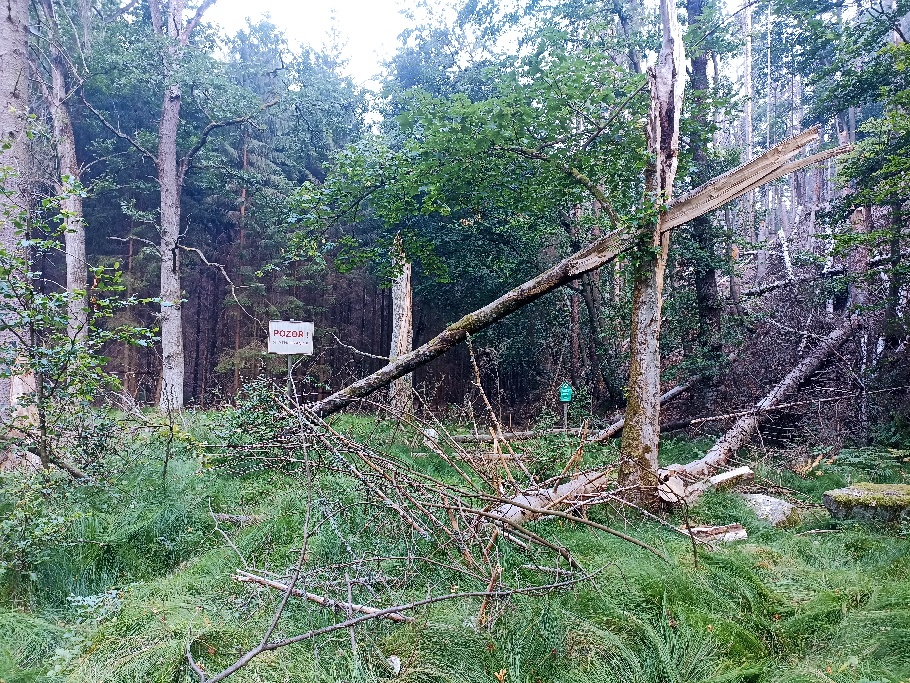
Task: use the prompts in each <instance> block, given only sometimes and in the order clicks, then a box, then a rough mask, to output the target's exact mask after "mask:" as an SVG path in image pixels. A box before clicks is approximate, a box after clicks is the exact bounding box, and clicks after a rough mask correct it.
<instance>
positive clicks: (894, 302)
mask: <svg viewBox="0 0 910 683" xmlns="http://www.w3.org/2000/svg"><path fill="white" fill-rule="evenodd" d="M903 228H904V220H903V214H902V211H901V203H900V202H899V201H896V202H894V203H893V204H891V239H890V240H889V244H888V249H889V254H888V256H889V259H890V261H891V272H890V273H889V274H888V296H887V299H886V301H885V329H884V334H883V337H884V344H885V348H886V349H889V350H893V349H896V348H897V347H898V346H900V343H901V341H902V340H903V338H904V337H905V336H906V331H905V330H904V325H903V323H902V322H901V316H900V314H899V313H898V310H899V305H900V295H901V288H902V287H903V285H904V278H903V273H901V270H900V264H901V232H902V231H903Z"/></svg>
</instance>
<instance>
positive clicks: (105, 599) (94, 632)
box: [0, 417, 910, 683]
mask: <svg viewBox="0 0 910 683" xmlns="http://www.w3.org/2000/svg"><path fill="white" fill-rule="evenodd" d="M336 427H338V428H342V429H345V430H347V431H349V432H351V433H354V434H356V435H357V436H358V438H360V439H363V440H369V441H371V442H372V443H373V444H374V445H381V446H382V447H383V448H387V449H388V448H390V447H391V448H394V449H396V452H397V453H398V454H399V455H400V456H401V457H403V458H408V459H409V460H410V462H412V463H413V465H414V466H415V467H420V468H422V469H424V470H425V471H428V472H434V473H436V472H440V471H442V468H441V467H440V464H439V463H438V462H437V461H435V460H434V458H433V457H432V456H427V455H418V454H416V453H414V452H412V450H411V449H412V446H413V449H414V450H415V451H417V452H419V449H420V445H419V444H417V443H415V444H410V443H409V442H408V441H407V440H406V439H403V438H399V437H397V436H396V435H395V432H394V428H393V427H392V426H391V425H387V424H378V425H377V423H376V422H375V421H373V420H371V419H368V418H349V417H346V418H344V419H342V420H339V421H338V422H336ZM396 439H397V441H396ZM668 445H669V448H668V452H667V453H665V454H663V456H662V459H664V460H671V461H676V460H682V459H684V458H687V457H688V456H690V455H692V454H693V452H694V453H697V451H698V445H695V446H693V445H692V444H687V443H685V442H672V443H668ZM559 448H564V449H565V450H570V448H571V447H570V446H568V445H566V444H564V443H563V442H561V441H560V440H558V439H556V440H549V441H543V442H540V443H531V444H528V445H527V451H528V452H529V453H532V454H538V455H539V458H540V460H541V462H544V461H546V459H547V458H548V457H553V459H554V461H555V460H557V459H558V458H557V457H556V456H553V455H552V454H553V452H554V450H555V449H559ZM609 454H610V450H609V447H605V448H604V449H603V450H593V452H592V453H590V454H589V457H590V458H591V460H592V461H602V460H604V459H606V458H608V457H609ZM560 457H561V456H560ZM894 460H896V462H891V461H889V464H888V467H887V472H885V471H884V469H883V468H882V465H881V462H880V459H876V458H874V457H872V455H871V453H869V454H866V455H860V456H857V455H856V454H855V453H853V454H848V456H845V457H844V459H843V460H840V461H838V460H835V462H834V463H833V464H831V465H829V466H825V467H824V468H823V470H825V471H823V473H822V475H821V476H815V475H814V474H813V475H811V476H809V477H808V478H803V477H799V476H797V475H795V474H792V473H787V474H780V472H779V471H778V470H772V469H769V470H768V471H767V473H768V474H769V475H773V476H775V477H777V478H778V481H781V482H784V485H786V486H787V487H789V488H790V489H792V491H793V492H794V493H793V495H794V496H796V497H798V498H800V499H801V500H803V501H805V502H807V503H816V504H817V503H818V502H819V499H820V493H821V491H822V490H824V487H825V486H829V485H830V484H831V483H834V482H846V481H849V480H857V479H860V478H869V477H870V476H872V475H875V476H878V477H880V478H889V477H890V478H892V479H894V478H900V477H903V476H904V472H905V470H904V469H903V467H904V465H903V463H902V461H901V460H900V459H899V458H895V459H894ZM246 469H249V468H246ZM822 482H824V484H823V485H822ZM55 486H60V487H62V486H63V484H62V483H58V484H56V485H54V486H50V487H49V493H48V500H49V501H53V503H54V504H55V505H59V506H61V508H63V509H61V510H60V512H61V513H63V514H65V515H67V518H68V519H72V522H71V523H70V524H69V525H68V526H67V528H66V530H65V532H64V533H62V534H61V535H60V537H59V538H55V539H53V540H52V541H46V543H47V547H46V548H45V550H46V553H45V554H44V556H43V557H44V559H42V560H41V562H40V563H39V564H38V565H36V566H35V567H34V569H33V571H34V576H33V578H31V579H28V581H27V584H28V585H27V590H25V591H24V592H23V593H22V594H21V595H20V597H19V599H18V600H15V601H14V600H12V598H9V599H8V601H7V604H6V605H5V606H3V607H0V680H4V681H6V682H7V683H13V682H14V681H16V682H17V683H18V682H19V681H68V682H72V683H77V682H78V683H127V682H139V681H143V682H145V681H161V682H162V683H174V682H179V681H189V680H193V679H192V677H191V676H190V674H189V672H188V671H187V669H186V666H185V662H184V653H185V651H186V648H187V646H188V644H191V646H192V648H193V652H194V654H195V656H196V657H197V658H198V659H200V660H202V661H203V662H204V663H205V665H206V666H207V667H208V668H209V669H214V668H217V667H219V666H223V665H226V664H228V663H230V662H231V661H233V659H234V658H236V657H237V656H238V655H239V654H240V653H242V652H243V651H244V650H245V649H247V648H249V647H250V646H251V645H253V644H254V643H255V642H256V640H257V638H258V637H259V636H260V634H261V633H262V630H263V628H264V627H265V624H266V623H267V621H268V619H269V618H270V616H271V614H272V610H273V608H274V606H275V604H276V600H277V596H276V595H275V594H274V593H273V592H271V591H269V590H267V589H257V588H255V587H251V586H249V585H246V584H239V583H237V582H235V581H233V580H232V579H231V574H232V571H233V570H234V569H235V568H237V567H238V566H242V564H243V563H244V562H248V563H250V564H251V565H255V566H257V567H261V568H266V569H270V570H274V571H276V572H279V573H281V572H283V571H285V570H286V568H287V567H288V566H289V565H290V564H292V563H293V561H294V559H295V557H296V553H297V552H298V550H299V547H300V532H301V528H302V526H303V520H304V516H305V510H304V509H303V506H304V502H305V499H304V496H303V495H302V492H301V489H300V484H299V482H298V480H297V479H295V478H294V477H292V476H289V475H288V474H287V473H284V472H277V471H274V470H269V469H252V470H250V471H248V472H247V473H246V474H238V472H237V471H236V470H234V469H232V468H230V467H223V468H217V469H213V470H208V471H202V470H200V461H199V459H198V457H197V455H196V454H195V453H194V452H193V451H192V449H185V450H184V451H183V452H182V453H178V454H177V456H176V458H175V459H174V460H172V462H171V463H170V465H169V469H168V476H167V480H166V481H164V482H163V481H162V478H161V453H160V443H158V444H156V443H154V442H143V443H137V444H136V454H135V457H134V458H133V460H132V465H130V466H129V467H126V468H124V469H123V470H122V473H121V475H120V476H119V477H118V478H117V479H116V481H112V482H108V483H107V484H105V485H103V486H101V485H98V486H85V487H79V488H77V489H75V490H73V489H72V488H71V487H69V488H68V491H67V492H66V494H65V495H64V493H62V491H61V490H59V489H57V488H54V487H55ZM359 496H360V493H358V492H357V491H356V490H355V489H354V487H352V486H351V484H350V482H349V481H347V480H345V479H344V478H343V477H340V476H339V475H335V474H327V473H326V474H324V475H323V476H322V477H321V479H320V487H319V496H318V497H317V500H316V502H315V505H317V506H335V507H337V506H339V505H340V504H342V503H343V504H345V505H346V506H347V508H346V509H349V514H345V515H343V516H339V518H338V520H337V523H335V524H325V525H323V527H321V528H320V530H319V532H318V534H317V535H316V536H315V537H314V538H313V541H312V543H311V546H310V553H311V557H312V558H313V560H314V561H315V560H317V559H318V560H319V561H321V562H323V563H331V562H336V561H343V560H344V559H345V558H347V557H348V556H349V555H350V552H351V551H354V552H356V553H363V554H366V553H369V552H375V553H377V554H397V553H400V552H406V551H407V549H408V548H409V547H412V546H411V545H410V544H404V543H403V541H402V539H401V538H397V537H396V536H395V535H394V534H393V533H392V532H391V527H385V526H384V525H383V523H382V520H381V519H371V518H369V517H368V516H366V515H365V513H362V512H358V506H357V502H358V499H359ZM210 507H211V509H212V510H214V511H216V512H217V511H227V512H233V513H242V514H248V515H258V516H259V517H261V522H259V523H256V524H251V525H247V526H230V527H228V526H223V527H222V530H223V531H224V532H225V533H227V534H228V536H229V538H230V540H231V543H232V544H233V546H234V547H231V545H229V544H228V543H227V542H226V540H225V538H224V537H223V536H222V535H221V533H219V532H218V530H216V528H215V524H214V522H213V520H212V518H211V516H210V514H209V510H210ZM691 514H692V517H693V519H695V520H696V521H699V522H705V523H728V522H733V521H739V522H742V523H743V524H744V525H745V526H746V527H747V529H748V530H749V533H750V539H749V540H748V541H746V542H743V543H738V544H734V545H732V546H726V547H721V548H718V549H716V550H713V551H706V550H703V551H702V552H701V553H700V557H699V563H698V566H697V567H696V566H695V565H694V563H693V561H692V557H691V548H690V546H689V544H688V543H687V542H686V541H685V539H684V538H683V537H682V536H679V535H675V534H672V533H671V532H668V531H667V530H666V529H665V528H663V527H661V526H660V525H656V524H652V523H645V522H635V523H634V525H633V528H632V529H631V530H632V532H634V533H635V534H636V535H638V536H640V537H642V538H643V539H645V540H647V541H648V542H650V543H652V544H656V545H659V546H660V547H663V548H665V549H666V550H667V552H668V553H669V554H670V556H671V558H672V562H671V563H670V564H664V563H661V562H660V561H659V560H657V559H656V558H655V557H654V556H653V555H649V554H647V553H644V552H642V551H640V550H639V549H637V548H634V547H632V546H630V545H628V544H625V543H623V542H622V541H621V540H619V539H616V538H614V537H612V536H607V535H604V534H601V533H598V532H595V531H592V530H591V529H588V528H578V527H574V526H572V525H568V524H561V523H559V522H558V521H555V520H550V521H541V522H537V523H535V529H536V530H537V531H538V532H539V533H541V534H543V535H546V536H549V537H556V538H558V539H559V540H560V542H562V543H564V544H565V545H566V546H567V547H569V548H570V549H571V550H572V552H573V553H574V555H575V556H576V557H577V558H578V559H579V561H580V562H581V563H582V564H583V565H584V566H585V567H587V568H589V569H598V568H602V572H601V573H600V574H599V575H598V577H597V578H596V579H595V580H594V581H592V582H591V583H588V584H584V585H580V586H577V587H574V588H571V589H567V590H563V591H554V592H552V593H549V594H546V595H541V596H535V597H530V596H516V597H513V598H511V599H510V600H509V601H507V602H504V603H499V604H497V605H495V610H496V613H497V616H498V618H497V619H496V620H495V621H494V622H493V624H492V626H489V627H478V626H476V624H475V621H476V615H477V611H478V608H479V602H478V601H476V600H475V601H471V600H466V601H460V602H451V603H441V604H437V605H434V606H432V607H428V608H426V609H423V610H421V611H419V612H417V613H416V616H417V622H416V623H415V624H413V625H390V624H387V623H379V622H373V623H371V624H369V625H367V626H364V627H361V628H358V629H357V630H356V631H355V632H354V634H353V638H354V640H355V643H356V647H355V646H352V642H351V638H352V635H351V633H349V632H347V631H344V632H340V633H337V634H333V635H332V636H329V637H326V638H324V639H320V640H315V641H312V642H307V643H303V644H300V645H297V646H293V647H290V648H287V649H284V650H281V651H278V652H275V653H269V654H265V655H263V656H261V657H259V658H257V659H256V660H254V662H253V663H252V664H251V665H250V666H248V667H247V668H245V669H243V670H242V671H241V672H239V673H238V674H237V676H236V677H235V678H234V679H232V680H236V681H238V682H241V681H249V682H250V683H252V682H254V681H255V682H264V681H268V682H272V681H312V682H314V683H316V682H319V683H322V682H326V683H328V682H329V681H331V682H339V681H349V682H354V681H364V682H373V681H385V680H392V679H393V678H394V677H393V673H392V669H391V668H390V665H389V664H388V658H389V657H391V656H395V657H398V658H399V659H400V661H401V663H402V668H401V672H400V674H399V676H398V677H397V678H394V680H400V681H409V682H414V683H417V682H421V683H422V682H431V681H432V682H437V681H438V682H443V681H445V682H459V683H475V682H476V683H491V682H492V681H495V680H497V676H500V675H502V676H504V680H505V681H508V682H510V683H519V682H520V683H537V682H540V683H550V682H565V683H580V682H583V681H594V682H601V681H602V682H604V683H606V682H612V681H617V682H618V681H623V682H626V681H635V682H637V681H640V682H642V683H645V682H647V683H652V682H653V683H688V682H692V683H694V682H697V681H767V682H769V683H770V682H772V681H774V682H776V681H781V682H783V681H793V682H796V681H836V682H837V683H847V682H848V681H849V682H853V683H860V682H861V681H865V682H866V683H870V682H871V681H888V682H889V683H897V682H898V681H907V680H910V578H908V573H910V540H908V539H907V538H906V537H904V536H901V535H900V529H895V528H886V527H872V526H858V525H851V524H847V523H842V524H835V523H833V522H831V521H830V520H828V519H827V518H826V517H825V516H823V515H821V514H815V515H814V516H812V515H810V516H809V518H808V521H807V522H806V524H804V525H803V526H802V527H799V528H797V529H791V530H785V531H784V530H778V529H773V528H771V527H769V526H768V525H766V524H764V523H763V522H761V521H759V520H757V519H756V518H755V517H754V516H753V515H752V513H751V512H750V511H749V510H748V509H747V508H746V507H745V506H744V505H742V504H741V502H740V501H739V499H738V498H736V497H735V496H733V495H731V494H712V495H709V496H706V497H705V498H704V499H703V501H702V502H701V503H700V504H699V505H698V506H697V507H696V508H695V509H694V510H692V512H691ZM592 515H594V516H595V517H598V518H599V517H608V516H609V514H608V512H606V511H603V510H599V511H592ZM611 523H613V524H616V523H621V522H619V521H618V520H616V519H612V520H611ZM630 524H631V523H630ZM807 531H822V532H824V533H805V532H807ZM428 551H429V550H428ZM500 554H501V561H502V563H503V577H504V581H505V582H506V583H514V582H517V581H519V580H521V579H523V578H527V576H528V574H527V572H528V570H526V569H524V568H523V565H525V564H526V563H527V562H528V556H527V554H526V553H524V552H523V551H520V550H519V549H516V548H515V547H513V546H509V545H508V544H506V543H503V544H502V545H501V546H500ZM535 559H538V560H540V561H544V560H545V559H546V558H545V557H544V556H543V555H542V554H541V555H540V556H539V557H537V558H535ZM550 561H551V560H550ZM402 567H403V565H396V564H395V563H386V564H384V565H382V567H381V569H382V570H383V571H384V572H385V573H386V574H393V573H394V572H396V571H398V570H400V569H401V568H402ZM8 578H9V577H4V578H3V580H4V581H6V580H8ZM394 579H395V577H394V576H389V580H390V581H392V583H393V585H394V586H395V589H394V591H393V592H394V594H395V595H396V597H400V598H401V599H406V598H408V597H412V598H414V597H420V596H421V595H424V594H426V592H427V591H428V590H432V591H433V592H440V591H445V590H447V589H448V588H449V587H452V586H454V585H455V584H462V586H461V587H462V588H466V587H467V586H464V585H463V584H464V578H463V577H459V576H458V575H457V574H455V573H453V572H449V571H447V570H445V569H441V568H440V569H436V570H425V571H424V572H423V573H422V574H421V575H420V576H419V577H418V578H417V579H410V580H409V582H408V584H407V585H398V584H395V582H394ZM453 589H454V588H453ZM342 593H343V590H342V589H339V592H338V594H337V596H336V597H343V595H342ZM334 616H335V615H333V614H330V613H327V612H326V610H324V609H321V608H319V607H316V606H314V605H312V604H308V603H301V602H299V601H295V602H294V603H293V604H292V605H291V608H290V609H289V610H288V613H287V614H286V616H285V617H284V618H283V620H282V622H281V624H280V628H279V630H280V632H281V633H282V634H284V635H292V634H294V633H297V632H301V631H304V630H306V629H308V628H312V627H314V626H318V625H321V624H327V623H330V621H331V620H332V619H333V618H334ZM501 672H504V673H501Z"/></svg>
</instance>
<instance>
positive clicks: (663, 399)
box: [591, 376, 701, 443]
mask: <svg viewBox="0 0 910 683" xmlns="http://www.w3.org/2000/svg"><path fill="white" fill-rule="evenodd" d="M700 379H701V376H698V377H693V378H692V379H690V380H689V381H688V382H686V383H685V384H680V385H677V386H675V387H673V388H672V389H670V390H668V391H665V392H664V393H663V394H661V396H660V405H661V406H663V405H664V404H665V403H669V402H670V401H672V400H673V399H674V398H676V397H677V396H680V395H682V394H684V393H686V392H687V391H689V389H691V388H692V387H693V386H695V384H696V382H698V381H699V380H700ZM625 425H626V418H625V415H623V416H622V417H620V418H619V419H617V420H616V421H615V422H614V423H613V424H611V425H610V426H609V427H607V428H606V429H603V430H601V431H599V432H598V433H597V434H595V435H594V437H593V438H592V439H591V443H600V442H601V441H606V440H607V439H612V438H613V437H614V436H616V435H617V434H619V433H620V432H621V431H622V430H623V427H625Z"/></svg>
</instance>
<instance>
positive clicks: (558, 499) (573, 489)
mask: <svg viewBox="0 0 910 683" xmlns="http://www.w3.org/2000/svg"><path fill="white" fill-rule="evenodd" d="M607 474H608V473H607V472H606V471H605V470H595V471H593V472H582V473H581V474H579V475H578V476H576V477H574V478H573V479H571V480H570V481H567V482H566V483H565V484H560V485H559V486H554V487H553V488H548V489H532V490H530V491H525V492H524V493H520V494H518V495H517V496H515V497H514V498H513V499H512V501H511V502H509V503H503V504H502V505H500V506H499V507H497V508H494V509H493V510H491V512H490V514H491V516H492V517H494V518H495V519H501V520H504V521H506V522H509V523H512V524H524V523H525V522H529V521H531V520H532V519H535V518H537V517H540V515H541V512H540V511H541V510H551V509H552V510H556V509H559V507H560V506H563V505H565V504H566V503H568V502H572V501H574V500H575V499H576V498H578V497H579V496H584V495H590V494H597V493H602V492H603V491H604V490H606V488H607V487H608V486H609V485H610V483H611V480H610V479H609V478H608V477H607ZM529 508H530V509H529Z"/></svg>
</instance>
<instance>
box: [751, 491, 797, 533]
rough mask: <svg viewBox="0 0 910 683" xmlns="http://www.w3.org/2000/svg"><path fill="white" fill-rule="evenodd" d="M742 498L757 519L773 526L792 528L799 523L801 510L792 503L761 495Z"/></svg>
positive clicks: (755, 494)
mask: <svg viewBox="0 0 910 683" xmlns="http://www.w3.org/2000/svg"><path fill="white" fill-rule="evenodd" d="M740 496H741V497H742V499H743V500H744V501H745V503H746V505H748V506H749V509H751V510H752V512H754V513H755V516H756V517H758V518H759V519H763V520H764V521H766V522H769V523H770V524H771V525H773V526H792V525H794V524H798V523H799V520H800V515H799V510H798V509H797V507H796V506H795V505H793V504H792V503H788V502H787V501H785V500H781V499H780V498H775V497H774V496H766V495H764V494H761V493H743V494H740Z"/></svg>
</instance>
